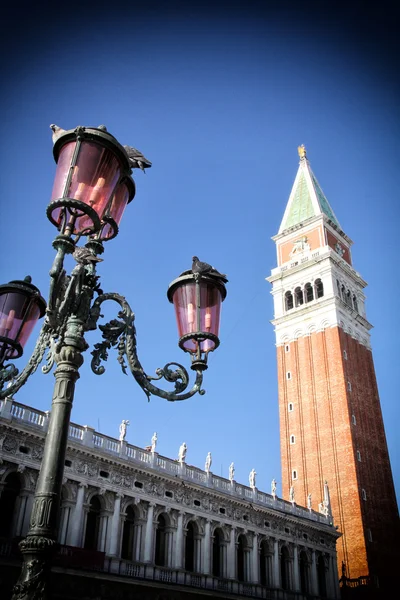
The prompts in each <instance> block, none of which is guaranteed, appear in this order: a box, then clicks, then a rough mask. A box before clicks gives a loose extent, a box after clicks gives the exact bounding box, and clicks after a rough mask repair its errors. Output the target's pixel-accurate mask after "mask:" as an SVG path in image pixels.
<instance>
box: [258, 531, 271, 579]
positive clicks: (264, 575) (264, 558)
mask: <svg viewBox="0 0 400 600" xmlns="http://www.w3.org/2000/svg"><path fill="white" fill-rule="evenodd" d="M271 569H272V555H271V553H270V551H269V547H268V542H267V540H263V541H262V542H261V545H260V583H261V584H262V585H267V586H269V585H271Z"/></svg>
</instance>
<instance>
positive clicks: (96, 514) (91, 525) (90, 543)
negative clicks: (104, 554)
mask: <svg viewBox="0 0 400 600" xmlns="http://www.w3.org/2000/svg"><path fill="white" fill-rule="evenodd" d="M100 511H101V504H100V500H99V498H98V497H97V496H93V498H92V499H91V500H90V506H89V512H88V514H87V518H86V531H85V541H84V544H83V547H84V548H86V549H87V550H97V548H98V544H99V531H100Z"/></svg>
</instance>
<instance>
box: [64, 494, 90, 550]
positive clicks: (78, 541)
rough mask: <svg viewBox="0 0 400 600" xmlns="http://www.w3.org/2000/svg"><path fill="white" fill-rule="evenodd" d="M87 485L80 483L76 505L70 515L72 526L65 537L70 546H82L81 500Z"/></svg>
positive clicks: (82, 515)
mask: <svg viewBox="0 0 400 600" xmlns="http://www.w3.org/2000/svg"><path fill="white" fill-rule="evenodd" d="M86 488H87V484H85V483H80V484H79V486H78V493H77V496H76V504H75V508H74V511H73V515H72V526H71V530H70V533H69V535H68V537H67V539H68V544H69V545H70V546H82V522H83V517H84V514H83V500H84V497H85V489H86Z"/></svg>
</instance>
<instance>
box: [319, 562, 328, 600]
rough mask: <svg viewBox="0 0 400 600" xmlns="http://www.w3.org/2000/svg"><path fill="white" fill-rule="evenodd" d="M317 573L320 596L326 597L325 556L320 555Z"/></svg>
mask: <svg viewBox="0 0 400 600" xmlns="http://www.w3.org/2000/svg"><path fill="white" fill-rule="evenodd" d="M317 575H318V592H319V596H320V597H321V598H326V574H325V561H324V557H323V556H319V557H318V562H317Z"/></svg>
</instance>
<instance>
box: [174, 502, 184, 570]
mask: <svg viewBox="0 0 400 600" xmlns="http://www.w3.org/2000/svg"><path fill="white" fill-rule="evenodd" d="M183 514H184V513H183V512H181V511H180V512H179V513H178V529H177V532H176V545H175V563H174V566H175V568H176V569H182V561H183Z"/></svg>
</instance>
